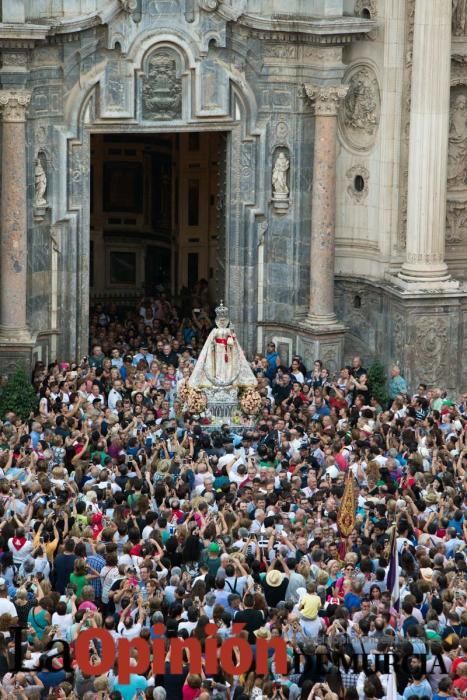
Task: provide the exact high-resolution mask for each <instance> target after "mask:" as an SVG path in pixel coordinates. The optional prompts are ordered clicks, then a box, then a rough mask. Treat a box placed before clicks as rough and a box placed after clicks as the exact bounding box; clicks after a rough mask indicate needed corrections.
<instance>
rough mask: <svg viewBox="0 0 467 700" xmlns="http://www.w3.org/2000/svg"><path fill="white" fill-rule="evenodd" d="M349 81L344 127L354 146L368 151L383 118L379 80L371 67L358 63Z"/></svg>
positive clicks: (342, 114)
mask: <svg viewBox="0 0 467 700" xmlns="http://www.w3.org/2000/svg"><path fill="white" fill-rule="evenodd" d="M346 82H347V83H348V92H347V95H346V98H345V100H344V108H343V109H342V111H341V115H340V124H341V130H342V132H343V133H344V134H345V137H346V139H347V141H348V142H349V144H350V146H352V147H353V148H356V149H357V150H367V149H368V148H371V146H372V145H373V143H374V141H375V136H376V132H377V130H378V125H379V119H380V112H381V99H380V93H379V86H378V80H377V78H376V75H375V73H374V71H373V70H372V68H370V67H369V66H355V67H354V68H352V69H351V70H350V72H349V73H348V75H347V77H346Z"/></svg>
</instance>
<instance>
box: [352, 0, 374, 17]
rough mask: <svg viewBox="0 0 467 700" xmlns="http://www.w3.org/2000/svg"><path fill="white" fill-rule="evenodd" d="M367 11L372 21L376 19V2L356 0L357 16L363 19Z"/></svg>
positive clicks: (372, 0) (355, 10)
mask: <svg viewBox="0 0 467 700" xmlns="http://www.w3.org/2000/svg"><path fill="white" fill-rule="evenodd" d="M365 10H367V11H368V13H369V15H370V19H375V17H376V15H377V6H376V0H355V9H354V12H355V14H356V15H357V16H358V17H363V16H364V15H365Z"/></svg>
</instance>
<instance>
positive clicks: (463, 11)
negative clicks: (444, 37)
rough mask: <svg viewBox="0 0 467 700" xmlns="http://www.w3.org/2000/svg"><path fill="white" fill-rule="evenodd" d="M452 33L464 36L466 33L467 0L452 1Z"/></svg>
mask: <svg viewBox="0 0 467 700" xmlns="http://www.w3.org/2000/svg"><path fill="white" fill-rule="evenodd" d="M452 33H453V34H454V36H465V35H466V33H467V0H453V2H452Z"/></svg>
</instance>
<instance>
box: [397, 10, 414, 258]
mask: <svg viewBox="0 0 467 700" xmlns="http://www.w3.org/2000/svg"><path fill="white" fill-rule="evenodd" d="M414 22H415V0H407V5H406V35H405V68H404V87H403V91H402V130H401V152H400V208H399V211H400V214H399V232H398V237H397V245H398V248H399V249H400V250H405V246H406V238H407V201H408V196H407V186H408V179H409V137H410V107H411V94H410V91H411V83H412V51H413V34H414Z"/></svg>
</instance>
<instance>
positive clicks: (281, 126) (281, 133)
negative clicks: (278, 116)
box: [276, 121, 289, 141]
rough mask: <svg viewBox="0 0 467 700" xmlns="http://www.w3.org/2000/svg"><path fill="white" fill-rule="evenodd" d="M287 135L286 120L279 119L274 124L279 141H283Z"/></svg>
mask: <svg viewBox="0 0 467 700" xmlns="http://www.w3.org/2000/svg"><path fill="white" fill-rule="evenodd" d="M288 135H289V127H288V126H287V122H283V121H280V122H278V123H277V126H276V136H277V138H278V139H279V140H280V141H285V140H286V139H287V137H288Z"/></svg>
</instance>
